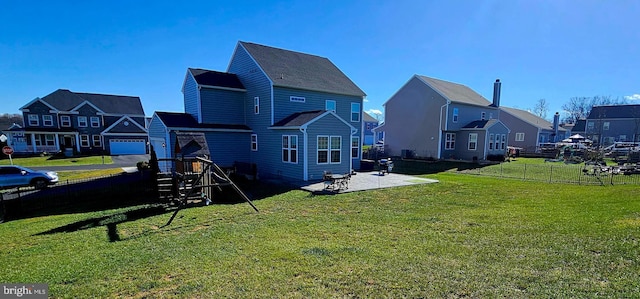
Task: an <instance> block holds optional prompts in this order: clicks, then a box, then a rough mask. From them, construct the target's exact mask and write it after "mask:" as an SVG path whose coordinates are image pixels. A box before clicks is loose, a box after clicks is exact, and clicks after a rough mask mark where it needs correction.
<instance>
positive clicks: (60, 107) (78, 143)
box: [7, 89, 148, 155]
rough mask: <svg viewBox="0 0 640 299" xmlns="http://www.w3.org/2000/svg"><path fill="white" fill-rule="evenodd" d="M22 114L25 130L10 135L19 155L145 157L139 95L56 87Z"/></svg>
mask: <svg viewBox="0 0 640 299" xmlns="http://www.w3.org/2000/svg"><path fill="white" fill-rule="evenodd" d="M20 110H21V111H22V113H23V116H24V127H14V128H12V129H10V130H8V132H7V133H8V135H9V144H10V145H11V146H13V148H14V151H15V152H16V153H23V154H29V153H42V152H48V153H55V152H59V151H64V152H65V153H67V154H110V155H127V154H145V153H147V141H148V137H147V129H146V126H145V124H146V123H145V115H144V110H143V109H142V103H141V101H140V98H139V97H133V96H119V95H106V94H94V93H80V92H73V91H69V90H66V89H58V90H56V91H54V92H52V93H51V94H49V95H47V96H45V97H43V98H35V99H34V100H32V101H31V102H29V103H27V104H26V105H24V106H23V107H22V108H20Z"/></svg>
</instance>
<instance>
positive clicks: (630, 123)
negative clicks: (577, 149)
mask: <svg viewBox="0 0 640 299" xmlns="http://www.w3.org/2000/svg"><path fill="white" fill-rule="evenodd" d="M605 122H609V130H604V128H603V126H604V123H605ZM589 123H593V128H589ZM585 128H586V129H585V133H586V135H587V136H586V137H587V138H589V139H592V140H593V141H594V143H598V144H601V145H603V146H608V145H611V144H612V143H613V142H620V141H623V140H622V138H621V136H622V135H624V137H625V138H624V139H626V140H624V141H634V142H638V141H640V117H639V118H635V119H634V118H618V119H614V118H610V119H587V123H586V125H585ZM596 136H597V137H598V138H595V137H596Z"/></svg>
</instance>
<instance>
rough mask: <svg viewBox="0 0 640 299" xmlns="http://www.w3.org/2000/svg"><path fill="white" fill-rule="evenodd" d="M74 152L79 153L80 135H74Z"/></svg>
mask: <svg viewBox="0 0 640 299" xmlns="http://www.w3.org/2000/svg"><path fill="white" fill-rule="evenodd" d="M75 135H76V150H77V151H78V153H79V152H80V133H76V134H75Z"/></svg>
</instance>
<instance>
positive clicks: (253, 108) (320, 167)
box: [149, 42, 365, 181]
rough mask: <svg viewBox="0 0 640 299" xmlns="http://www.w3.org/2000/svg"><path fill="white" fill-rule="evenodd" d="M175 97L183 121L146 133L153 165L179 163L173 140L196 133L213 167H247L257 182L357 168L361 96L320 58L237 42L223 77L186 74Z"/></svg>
mask: <svg viewBox="0 0 640 299" xmlns="http://www.w3.org/2000/svg"><path fill="white" fill-rule="evenodd" d="M182 92H183V95H184V107H185V113H167V112H156V113H154V115H153V118H152V120H151V123H150V125H149V136H150V139H151V143H152V144H153V145H154V148H155V150H156V153H157V154H158V156H159V157H179V155H180V153H179V152H177V151H176V148H175V140H176V139H175V136H176V133H178V132H183V133H186V132H202V133H204V134H205V136H206V140H207V144H208V148H209V151H210V153H211V159H212V160H213V161H214V162H216V163H217V164H219V165H221V166H231V165H232V164H233V163H234V162H242V163H251V164H255V165H256V167H257V174H258V176H260V177H263V178H264V177H281V178H286V179H289V180H305V181H306V180H320V179H321V178H322V175H323V172H324V171H331V172H333V173H348V172H350V171H351V170H352V169H359V167H360V152H361V143H362V142H361V140H362V139H361V138H362V129H361V128H362V118H363V116H362V113H363V112H362V103H363V99H364V97H365V93H364V92H363V91H362V90H361V89H360V88H359V87H358V86H356V85H355V84H354V83H353V82H352V81H351V80H350V79H349V78H348V77H347V76H346V75H345V74H344V73H342V71H340V70H339V69H338V68H337V67H336V66H335V65H334V64H333V63H332V62H331V61H329V59H327V58H324V57H320V56H315V55H310V54H305V53H299V52H294V51H289V50H284V49H278V48H273V47H268V46H263V45H259V44H254V43H247V42H238V44H237V45H236V48H235V51H234V53H233V55H232V57H231V61H230V63H229V67H228V68H227V71H226V72H217V71H211V70H205V69H195V68H189V69H188V70H187V72H186V75H185V79H184V82H183V85H182ZM163 145H164V147H163Z"/></svg>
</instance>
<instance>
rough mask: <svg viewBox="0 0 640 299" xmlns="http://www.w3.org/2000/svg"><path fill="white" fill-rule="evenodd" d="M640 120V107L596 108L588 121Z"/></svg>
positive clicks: (616, 106) (592, 109)
mask: <svg viewBox="0 0 640 299" xmlns="http://www.w3.org/2000/svg"><path fill="white" fill-rule="evenodd" d="M606 118H640V105H615V106H595V107H593V108H591V112H589V116H588V117H587V119H606Z"/></svg>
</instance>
